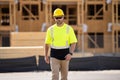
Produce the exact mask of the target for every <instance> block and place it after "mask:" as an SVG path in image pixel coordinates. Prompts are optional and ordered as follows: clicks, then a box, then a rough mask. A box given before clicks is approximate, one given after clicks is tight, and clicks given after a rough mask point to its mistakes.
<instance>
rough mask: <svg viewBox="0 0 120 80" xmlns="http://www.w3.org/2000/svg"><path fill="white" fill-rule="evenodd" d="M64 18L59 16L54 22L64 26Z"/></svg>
mask: <svg viewBox="0 0 120 80" xmlns="http://www.w3.org/2000/svg"><path fill="white" fill-rule="evenodd" d="M63 19H64V16H58V17H54V20H55V22H56V23H57V24H62V23H63Z"/></svg>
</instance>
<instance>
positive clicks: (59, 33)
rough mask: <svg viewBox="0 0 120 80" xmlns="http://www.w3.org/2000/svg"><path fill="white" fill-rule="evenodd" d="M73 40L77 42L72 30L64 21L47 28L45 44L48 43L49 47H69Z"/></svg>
mask: <svg viewBox="0 0 120 80" xmlns="http://www.w3.org/2000/svg"><path fill="white" fill-rule="evenodd" d="M74 42H77V39H76V36H75V33H74V30H73V28H72V27H71V26H69V25H67V24H65V23H64V25H63V26H61V27H58V26H57V24H54V25H53V26H51V27H49V28H48V30H47V34H46V39H45V44H50V45H51V47H53V46H54V47H56V48H57V47H60V48H62V47H65V46H66V47H69V46H70V44H71V43H74Z"/></svg>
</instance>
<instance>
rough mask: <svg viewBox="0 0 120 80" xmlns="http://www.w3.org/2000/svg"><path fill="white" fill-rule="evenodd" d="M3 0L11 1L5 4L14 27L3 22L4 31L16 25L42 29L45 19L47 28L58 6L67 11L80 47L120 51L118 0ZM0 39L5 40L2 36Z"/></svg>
mask: <svg viewBox="0 0 120 80" xmlns="http://www.w3.org/2000/svg"><path fill="white" fill-rule="evenodd" d="M1 2H2V3H5V4H4V5H3V4H2V5H3V6H6V4H8V5H7V6H6V7H9V9H10V14H11V15H12V16H10V22H11V23H10V24H11V25H9V26H11V27H9V28H8V27H7V26H6V27H4V28H3V27H2V26H1V25H0V31H1V33H2V34H6V33H10V32H11V31H12V30H13V31H15V26H16V25H17V26H18V31H19V32H40V31H41V29H42V25H43V23H46V29H47V28H48V27H49V26H51V25H52V24H53V23H54V20H53V18H52V16H53V11H54V10H55V9H56V8H57V7H59V8H62V9H63V11H64V13H65V22H66V23H67V24H69V25H71V26H72V27H73V29H74V30H75V33H76V36H77V38H78V43H77V50H78V51H82V50H83V51H84V52H91V53H111V52H112V53H119V52H120V37H119V36H120V28H119V26H120V25H119V23H120V10H119V9H118V8H120V1H119V0H112V1H111V2H109V3H107V2H106V0H18V3H15V1H14V0H0V5H1ZM15 6H16V7H17V8H15ZM0 7H1V6H0ZM13 13H14V14H13ZM10 14H8V15H10ZM1 15H3V14H1V10H0V19H1ZM4 15H6V14H4ZM15 16H17V17H15ZM109 23H111V24H112V25H109ZM111 27H112V28H111ZM109 28H110V29H109ZM84 29H85V30H84ZM108 29H109V30H108ZM5 31H6V32H5ZM0 36H1V35H0ZM2 36H3V35H2ZM10 39H11V38H10ZM0 43H3V42H2V37H0Z"/></svg>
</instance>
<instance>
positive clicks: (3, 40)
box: [0, 0, 16, 46]
mask: <svg viewBox="0 0 120 80" xmlns="http://www.w3.org/2000/svg"><path fill="white" fill-rule="evenodd" d="M15 26H16V3H15V1H14V0H0V46H9V42H10V41H9V37H10V32H11V31H14V30H15Z"/></svg>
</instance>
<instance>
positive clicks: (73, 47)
mask: <svg viewBox="0 0 120 80" xmlns="http://www.w3.org/2000/svg"><path fill="white" fill-rule="evenodd" d="M75 46H76V43H72V44H71V46H70V53H69V54H67V55H66V56H65V59H66V60H71V56H72V54H73V52H74V50H75Z"/></svg>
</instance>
